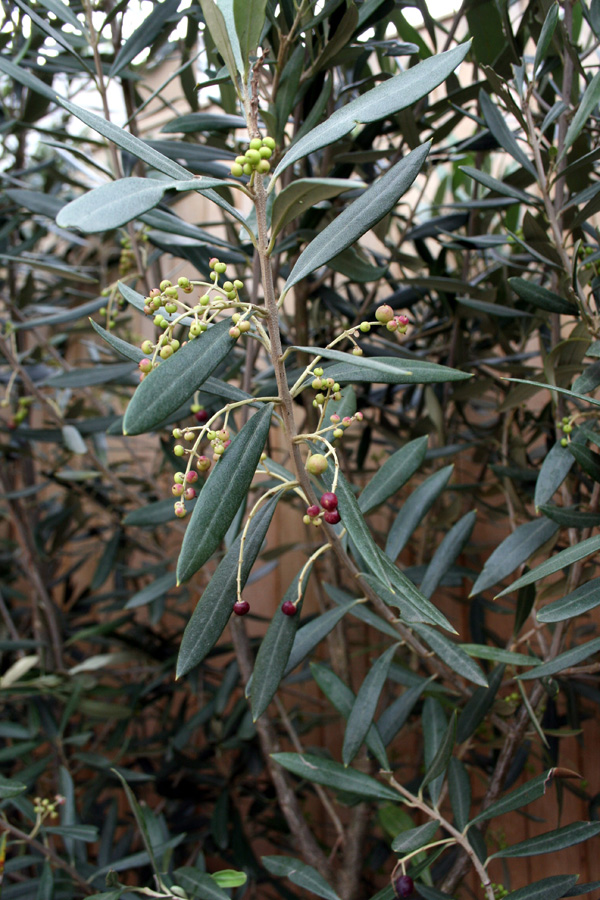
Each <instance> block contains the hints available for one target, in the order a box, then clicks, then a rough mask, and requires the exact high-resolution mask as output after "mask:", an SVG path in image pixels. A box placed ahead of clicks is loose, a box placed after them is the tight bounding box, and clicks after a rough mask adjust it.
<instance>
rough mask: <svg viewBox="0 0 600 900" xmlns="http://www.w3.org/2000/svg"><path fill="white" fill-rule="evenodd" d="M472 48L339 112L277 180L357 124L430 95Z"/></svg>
mask: <svg viewBox="0 0 600 900" xmlns="http://www.w3.org/2000/svg"><path fill="white" fill-rule="evenodd" d="M469 47H470V44H469V43H466V44H460V45H459V46H458V47H454V48H453V49H452V50H448V51H447V52H446V53H440V54H438V55H437V56H432V57H430V58H429V59H426V60H424V61H423V62H421V63H419V64H418V65H416V66H414V67H413V68H410V69H408V70H407V71H405V72H401V73H400V74H398V75H395V76H394V77H393V78H390V79H389V80H388V81H384V82H383V83H382V84H378V85H377V87H375V88H372V89H371V90H370V91H367V92H366V93H364V94H363V95H362V96H361V97H357V98H356V100H352V101H351V102H350V103H347V104H346V106H342V107H341V108H340V109H336V111H335V112H334V113H333V115H331V116H329V118H328V119H327V121H325V122H323V123H322V124H321V125H317V126H316V127H315V128H313V129H312V130H311V131H310V132H309V133H308V134H306V135H305V136H304V137H303V138H301V139H300V140H299V141H297V142H296V143H295V144H294V145H293V147H292V148H291V149H290V150H288V152H287V153H286V154H285V156H284V157H283V159H282V160H281V162H280V163H279V165H278V166H277V168H276V169H275V172H274V179H275V178H277V177H278V176H279V175H281V173H282V172H283V171H284V170H285V169H287V168H288V167H289V166H291V165H293V163H295V162H296V161H297V160H299V159H302V157H303V156H308V154H309V153H314V152H315V150H320V149H321V148H322V147H327V146H328V145H329V144H333V143H334V142H335V141H338V140H339V139H340V138H342V137H345V135H347V134H349V133H350V132H351V131H352V129H353V128H355V126H356V124H357V123H359V122H362V123H367V122H376V121H377V120H378V119H384V118H386V117H387V116H390V115H392V114H393V113H396V112H399V110H401V109H406V108H407V107H408V106H411V105H412V104H413V103H416V102H417V101H418V100H420V99H421V98H422V97H425V96H427V94H430V93H431V91H433V90H434V88H436V87H437V86H438V85H439V84H441V83H442V82H443V81H445V80H446V78H447V77H448V75H450V74H451V72H453V71H454V69H455V68H456V67H457V66H458V65H460V63H461V62H462V61H463V59H464V58H465V56H466V55H467V53H468V51H469Z"/></svg>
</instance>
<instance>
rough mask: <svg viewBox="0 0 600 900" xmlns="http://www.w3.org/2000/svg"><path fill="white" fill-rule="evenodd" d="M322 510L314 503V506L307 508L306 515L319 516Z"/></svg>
mask: <svg viewBox="0 0 600 900" xmlns="http://www.w3.org/2000/svg"><path fill="white" fill-rule="evenodd" d="M320 512H321V510H320V509H319V507H318V506H317V504H316V503H314V504H313V505H312V506H309V507H308V509H307V510H306V515H307V516H310V517H311V518H314V516H318V515H319V513H320Z"/></svg>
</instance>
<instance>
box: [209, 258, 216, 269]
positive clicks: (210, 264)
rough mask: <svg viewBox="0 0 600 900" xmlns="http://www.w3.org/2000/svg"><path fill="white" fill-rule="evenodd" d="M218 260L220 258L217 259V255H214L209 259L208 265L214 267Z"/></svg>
mask: <svg viewBox="0 0 600 900" xmlns="http://www.w3.org/2000/svg"><path fill="white" fill-rule="evenodd" d="M218 262H219V260H218V259H217V257H216V256H212V257H211V258H210V259H209V261H208V265H209V267H210V268H211V269H214V267H215V266H216V264H217V263H218Z"/></svg>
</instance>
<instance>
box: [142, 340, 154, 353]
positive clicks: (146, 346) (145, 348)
mask: <svg viewBox="0 0 600 900" xmlns="http://www.w3.org/2000/svg"><path fill="white" fill-rule="evenodd" d="M153 351H154V344H153V343H152V341H144V343H143V344H142V353H152V352H153Z"/></svg>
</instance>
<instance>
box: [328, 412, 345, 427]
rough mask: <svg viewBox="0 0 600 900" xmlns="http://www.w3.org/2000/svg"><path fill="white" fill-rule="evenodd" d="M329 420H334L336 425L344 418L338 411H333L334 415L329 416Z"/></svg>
mask: <svg viewBox="0 0 600 900" xmlns="http://www.w3.org/2000/svg"><path fill="white" fill-rule="evenodd" d="M329 421H330V422H333V424H334V425H337V423H338V422H341V421H342V420H341V419H340V417H339V416H338V414H337V413H333V415H331V416H329Z"/></svg>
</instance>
